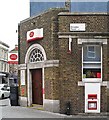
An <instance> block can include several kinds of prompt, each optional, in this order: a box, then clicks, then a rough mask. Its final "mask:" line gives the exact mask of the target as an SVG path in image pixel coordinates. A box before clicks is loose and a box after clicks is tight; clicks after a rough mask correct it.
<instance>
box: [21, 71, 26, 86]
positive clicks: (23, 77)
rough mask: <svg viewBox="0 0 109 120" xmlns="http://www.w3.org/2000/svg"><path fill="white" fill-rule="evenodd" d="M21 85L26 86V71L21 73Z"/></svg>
mask: <svg viewBox="0 0 109 120" xmlns="http://www.w3.org/2000/svg"><path fill="white" fill-rule="evenodd" d="M20 79H21V85H25V70H21V71H20Z"/></svg>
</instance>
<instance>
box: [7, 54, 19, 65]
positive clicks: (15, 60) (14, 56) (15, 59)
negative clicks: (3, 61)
mask: <svg viewBox="0 0 109 120" xmlns="http://www.w3.org/2000/svg"><path fill="white" fill-rule="evenodd" d="M8 63H9V64H18V53H8Z"/></svg>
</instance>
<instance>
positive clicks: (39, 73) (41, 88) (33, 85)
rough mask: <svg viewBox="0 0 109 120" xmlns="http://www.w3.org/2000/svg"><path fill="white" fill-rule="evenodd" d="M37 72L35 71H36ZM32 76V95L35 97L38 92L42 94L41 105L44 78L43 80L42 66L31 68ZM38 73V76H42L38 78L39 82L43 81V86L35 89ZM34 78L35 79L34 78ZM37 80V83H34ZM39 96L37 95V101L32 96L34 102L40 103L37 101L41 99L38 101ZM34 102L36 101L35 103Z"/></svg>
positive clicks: (41, 97)
mask: <svg viewBox="0 0 109 120" xmlns="http://www.w3.org/2000/svg"><path fill="white" fill-rule="evenodd" d="M34 72H35V73H34ZM31 75H32V76H31V77H32V97H35V94H37V93H39V92H40V93H41V96H40V102H41V104H40V105H43V80H42V68H39V69H31ZM37 75H38V76H40V77H39V78H40V79H39V78H38V82H39V83H41V87H40V90H39V89H37V90H36V89H35V91H34V90H33V89H34V88H35V87H36V83H37V82H35V80H36V79H37V78H36V77H37ZM34 76H35V78H34ZM33 78H34V79H33ZM34 82H35V83H34ZM37 97H39V96H36V97H35V101H34V100H33V98H32V104H38V103H37V102H39V101H37V99H36V98H37ZM34 102H36V103H34Z"/></svg>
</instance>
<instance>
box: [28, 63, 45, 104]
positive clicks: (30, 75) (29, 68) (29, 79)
mask: <svg viewBox="0 0 109 120" xmlns="http://www.w3.org/2000/svg"><path fill="white" fill-rule="evenodd" d="M33 69H42V85H43V89H44V88H45V87H44V64H43V62H40V64H34V63H29V64H27V105H28V106H32V102H33V101H32V73H31V70H33ZM44 98H45V94H44V93H43V105H44Z"/></svg>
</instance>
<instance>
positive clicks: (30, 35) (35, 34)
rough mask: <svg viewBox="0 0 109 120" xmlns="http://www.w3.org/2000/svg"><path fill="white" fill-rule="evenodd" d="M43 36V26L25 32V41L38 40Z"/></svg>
mask: <svg viewBox="0 0 109 120" xmlns="http://www.w3.org/2000/svg"><path fill="white" fill-rule="evenodd" d="M42 38H43V28H40V29H38V28H37V29H33V30H30V31H28V32H27V41H28V42H31V41H34V40H40V39H42Z"/></svg>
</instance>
